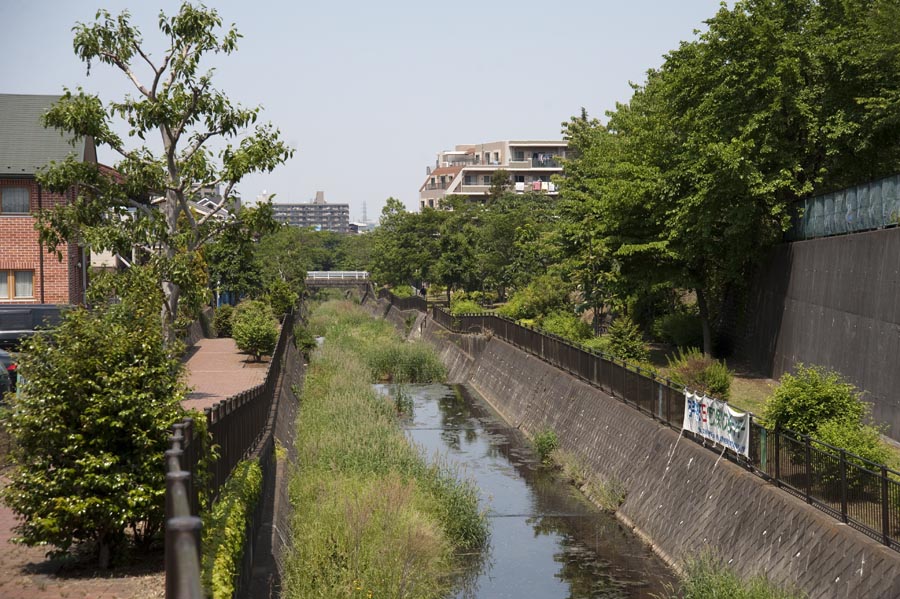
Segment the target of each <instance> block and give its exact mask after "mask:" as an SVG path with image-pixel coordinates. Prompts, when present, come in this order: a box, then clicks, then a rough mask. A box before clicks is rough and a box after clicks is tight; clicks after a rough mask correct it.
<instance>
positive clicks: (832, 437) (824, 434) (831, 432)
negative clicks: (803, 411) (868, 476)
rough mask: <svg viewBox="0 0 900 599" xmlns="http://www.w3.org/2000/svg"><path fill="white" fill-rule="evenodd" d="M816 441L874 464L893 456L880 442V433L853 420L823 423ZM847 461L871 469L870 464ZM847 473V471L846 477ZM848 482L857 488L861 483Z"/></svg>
mask: <svg viewBox="0 0 900 599" xmlns="http://www.w3.org/2000/svg"><path fill="white" fill-rule="evenodd" d="M816 439H818V440H819V441H822V442H823V443H828V444H829V445H833V446H835V447H840V448H841V449H844V450H846V451H848V452H850V453H852V454H856V455H858V456H859V457H861V458H864V459H866V460H869V461H870V462H874V463H876V464H884V463H886V462H888V461H889V460H890V459H891V457H892V455H893V454H892V453H891V451H890V450H889V449H888V448H887V446H886V445H885V444H884V443H883V442H882V441H881V431H879V430H878V429H877V428H876V427H874V426H868V425H865V424H860V423H859V422H854V421H853V420H842V419H835V420H828V421H826V422H823V423H822V424H820V425H819V427H818V428H817V429H816ZM848 461H849V462H851V463H853V464H855V465H857V466H860V467H862V468H867V469H871V468H872V465H871V464H866V463H865V462H863V461H862V460H857V459H853V458H848ZM849 472H850V471H849V469H848V476H849ZM838 476H839V475H838ZM849 480H850V485H851V486H858V485H859V484H862V482H863V480H862V479H861V478H860V477H852V478H850V479H849Z"/></svg>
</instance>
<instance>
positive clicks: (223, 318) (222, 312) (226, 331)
mask: <svg viewBox="0 0 900 599" xmlns="http://www.w3.org/2000/svg"><path fill="white" fill-rule="evenodd" d="M233 317H234V306H231V305H229V304H222V305H221V306H219V307H218V308H216V314H215V316H213V327H215V329H216V333H217V334H218V335H219V337H231V319H232V318H233Z"/></svg>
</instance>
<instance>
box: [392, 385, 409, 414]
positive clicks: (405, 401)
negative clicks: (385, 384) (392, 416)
mask: <svg viewBox="0 0 900 599" xmlns="http://www.w3.org/2000/svg"><path fill="white" fill-rule="evenodd" d="M391 392H392V394H393V396H394V408H395V409H396V410H397V414H403V415H406V416H409V415H411V414H412V411H413V399H412V394H410V392H409V390H408V389H407V388H406V386H405V385H395V386H394V387H393V388H392V389H391Z"/></svg>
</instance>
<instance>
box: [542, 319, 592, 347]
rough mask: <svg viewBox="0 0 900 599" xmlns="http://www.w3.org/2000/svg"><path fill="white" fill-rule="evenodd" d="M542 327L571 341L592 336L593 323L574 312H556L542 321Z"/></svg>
mask: <svg viewBox="0 0 900 599" xmlns="http://www.w3.org/2000/svg"><path fill="white" fill-rule="evenodd" d="M541 328H542V329H543V330H545V331H547V332H548V333H553V334H554V335H559V336H560V337H564V338H566V339H569V340H570V341H576V342H577V341H582V340H584V339H588V338H589V337H590V336H591V325H589V324H588V323H586V322H582V321H581V319H580V318H578V317H577V316H576V315H574V314H570V313H568V312H554V313H553V314H550V315H549V316H547V317H546V318H544V319H543V320H542V321H541Z"/></svg>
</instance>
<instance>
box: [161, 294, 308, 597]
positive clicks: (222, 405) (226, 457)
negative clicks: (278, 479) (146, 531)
mask: <svg viewBox="0 0 900 599" xmlns="http://www.w3.org/2000/svg"><path fill="white" fill-rule="evenodd" d="M293 323H294V315H293V312H292V313H290V314H288V315H287V316H285V318H284V321H283V322H282V325H281V332H280V334H279V336H278V343H277V345H276V347H275V351H274V352H273V354H272V361H271V362H270V363H269V368H268V370H267V372H266V379H265V381H264V382H263V383H261V384H259V385H257V386H255V387H253V388H251V389H248V390H246V391H243V392H241V393H238V394H237V395H233V396H231V397H229V398H227V399H224V400H222V401H220V402H219V403H217V404H216V405H214V406H212V407H210V408H206V409H205V410H204V416H205V418H206V428H207V430H208V432H209V436H210V439H209V442H210V443H211V444H212V445H215V446H218V458H217V459H216V461H215V463H214V464H213V465H212V467H211V468H210V471H209V472H208V473H207V474H208V479H207V480H206V481H205V482H206V484H207V488H206V489H200V488H199V486H198V485H197V484H196V483H197V482H198V480H200V481H203V477H198V476H197V475H198V471H199V468H200V460H201V457H202V456H201V450H202V447H201V446H202V443H201V439H200V438H199V436H198V434H197V431H196V430H195V427H194V422H193V420H192V419H190V418H185V419H184V420H182V421H181V422H179V423H178V424H176V425H175V426H174V427H173V434H172V437H171V439H172V446H171V449H169V450H168V451H166V537H165V555H166V558H165V559H166V599H195V598H196V599H201V598H202V590H199V589H200V561H199V559H200V533H199V531H200V518H199V517H197V514H199V513H200V492H201V490H202V491H205V493H207V494H208V497H209V499H210V502H211V503H212V502H214V501H215V500H216V498H218V495H219V490H220V489H221V487H222V485H223V484H225V481H226V480H227V479H228V477H229V476H230V475H231V472H232V470H234V467H235V466H236V465H237V464H238V462H240V461H241V460H243V459H245V458H246V457H247V456H248V455H249V454H250V453H252V452H253V450H254V449H255V448H256V447H257V445H259V443H260V441H261V440H262V439H263V435H264V433H265V430H266V424H267V422H268V420H269V416H270V412H271V410H272V405H273V402H274V398H275V394H276V393H277V387H278V382H279V380H280V376H281V370H282V365H283V360H284V354H285V349H286V347H287V343H289V342H290V338H291V336H292V333H293ZM194 527H196V529H195V528H194ZM192 555H195V556H196V564H195V560H194V558H193V557H191V556H192ZM195 590H199V591H198V592H200V593H201V594H199V595H195V594H194V592H195Z"/></svg>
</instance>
